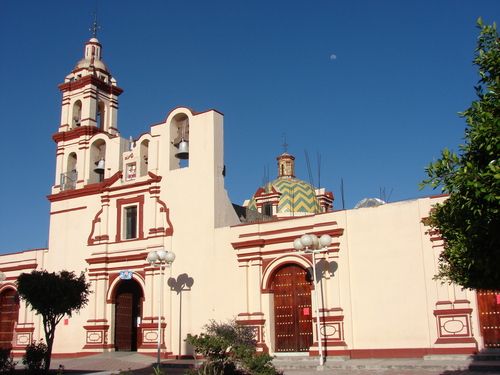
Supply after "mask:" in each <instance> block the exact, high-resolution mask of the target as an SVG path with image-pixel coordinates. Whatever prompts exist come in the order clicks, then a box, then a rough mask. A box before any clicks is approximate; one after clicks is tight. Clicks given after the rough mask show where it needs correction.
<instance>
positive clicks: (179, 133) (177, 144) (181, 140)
mask: <svg viewBox="0 0 500 375" xmlns="http://www.w3.org/2000/svg"><path fill="white" fill-rule="evenodd" d="M170 143H171V147H170V166H171V167H170V169H179V168H186V167H189V117H188V116H187V115H186V114H185V113H179V114H177V115H175V116H174V118H173V119H172V121H171V123H170Z"/></svg>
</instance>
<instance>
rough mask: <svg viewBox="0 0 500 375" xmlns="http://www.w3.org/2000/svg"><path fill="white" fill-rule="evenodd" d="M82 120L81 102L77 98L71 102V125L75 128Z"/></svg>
mask: <svg viewBox="0 0 500 375" xmlns="http://www.w3.org/2000/svg"><path fill="white" fill-rule="evenodd" d="M81 121H82V102H81V101H80V100H77V101H76V102H75V104H73V114H72V117H71V127H72V128H75V127H77V126H80V124H81Z"/></svg>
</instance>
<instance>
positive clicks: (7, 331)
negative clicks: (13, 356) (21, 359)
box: [0, 289, 19, 349]
mask: <svg viewBox="0 0 500 375" xmlns="http://www.w3.org/2000/svg"><path fill="white" fill-rule="evenodd" d="M18 317H19V299H18V296H17V293H16V291H15V290H13V289H7V290H6V291H4V292H3V293H2V294H0V349H12V341H13V338H14V327H15V325H16V323H17V319H18Z"/></svg>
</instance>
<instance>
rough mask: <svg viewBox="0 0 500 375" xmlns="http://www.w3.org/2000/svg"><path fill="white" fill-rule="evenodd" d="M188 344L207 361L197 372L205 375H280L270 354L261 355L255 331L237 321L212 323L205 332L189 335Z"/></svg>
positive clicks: (206, 327)
mask: <svg viewBox="0 0 500 375" xmlns="http://www.w3.org/2000/svg"><path fill="white" fill-rule="evenodd" d="M186 341H187V342H188V343H189V344H191V345H192V346H193V347H194V349H195V352H196V353H197V354H201V355H202V356H203V357H205V362H204V363H203V364H202V365H201V367H200V368H199V369H198V370H197V371H196V372H195V373H197V374H203V375H233V374H234V375H247V374H251V375H275V374H280V372H279V371H278V370H276V368H275V367H274V365H273V364H272V362H271V361H272V359H273V357H271V356H270V355H268V354H260V353H257V350H256V341H255V338H254V330H253V328H251V327H248V326H242V325H238V324H237V323H236V322H235V321H234V320H231V321H229V322H227V323H218V322H216V321H214V320H211V321H210V322H209V323H208V324H207V325H206V326H205V332H204V333H201V334H199V335H194V336H193V335H188V337H187V339H186Z"/></svg>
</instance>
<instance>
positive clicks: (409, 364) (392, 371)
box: [51, 352, 500, 375]
mask: <svg viewBox="0 0 500 375" xmlns="http://www.w3.org/2000/svg"><path fill="white" fill-rule="evenodd" d="M155 361H156V358H155V357H152V356H147V355H143V354H139V353H130V352H111V353H102V354H96V355H91V356H86V357H80V358H64V359H63V358H53V359H52V363H51V368H53V369H58V368H59V366H60V365H62V366H64V372H66V373H78V374H100V375H109V374H119V373H120V372H121V373H122V374H131V373H133V374H137V375H150V374H151V375H152V374H153V368H152V366H153V364H154V363H155ZM487 362H488V363H484V362H482V363H483V364H484V366H480V370H481V371H471V370H469V366H470V365H472V366H475V365H477V364H478V362H474V361H472V360H471V359H467V358H464V357H458V358H442V359H430V360H429V359H416V358H409V359H352V360H330V361H327V363H326V364H325V366H324V368H323V371H321V372H320V371H317V369H316V361H315V360H314V359H312V358H296V359H294V358H292V359H287V360H282V359H278V361H277V365H276V367H278V368H280V369H283V370H284V373H285V375H312V374H335V375H486V374H488V375H493V374H496V375H500V370H498V369H500V362H499V361H487ZM194 365H195V361H193V360H180V361H178V360H164V361H162V367H163V369H164V373H165V374H167V375H174V374H175V375H177V374H183V373H184V372H185V371H186V368H187V367H188V366H194ZM488 365H490V366H494V368H493V369H491V370H489V369H488V367H487V366H488Z"/></svg>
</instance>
